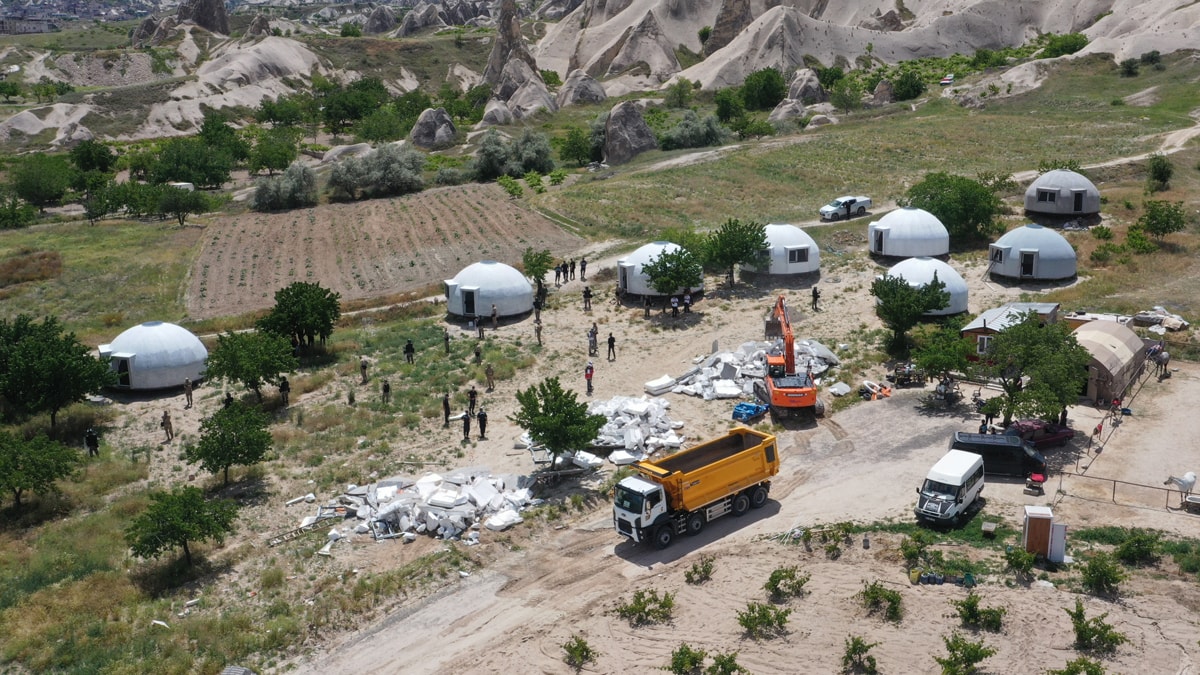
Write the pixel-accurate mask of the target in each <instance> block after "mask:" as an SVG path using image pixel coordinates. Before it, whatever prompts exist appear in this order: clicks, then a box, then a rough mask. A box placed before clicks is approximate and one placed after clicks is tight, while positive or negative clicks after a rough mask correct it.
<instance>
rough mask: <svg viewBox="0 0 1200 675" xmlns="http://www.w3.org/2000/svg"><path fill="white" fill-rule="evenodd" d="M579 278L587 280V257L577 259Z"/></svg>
mask: <svg viewBox="0 0 1200 675" xmlns="http://www.w3.org/2000/svg"><path fill="white" fill-rule="evenodd" d="M579 280H580V281H587V258H580V259H579Z"/></svg>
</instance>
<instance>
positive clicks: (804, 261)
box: [742, 223, 821, 274]
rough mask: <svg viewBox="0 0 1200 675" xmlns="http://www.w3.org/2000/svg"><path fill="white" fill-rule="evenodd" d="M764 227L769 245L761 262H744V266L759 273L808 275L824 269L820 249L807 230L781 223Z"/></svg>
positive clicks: (743, 267) (745, 268) (747, 269)
mask: <svg viewBox="0 0 1200 675" xmlns="http://www.w3.org/2000/svg"><path fill="white" fill-rule="evenodd" d="M763 229H764V230H765V234H766V237H767V248H766V250H764V251H763V255H762V262H761V263H758V264H755V265H742V269H744V270H746V271H749V272H757V273H760V274H808V273H811V272H817V271H819V270H820V269H821V248H820V247H819V246H817V242H815V241H813V238H812V237H810V236H808V233H807V232H805V231H804V230H802V229H800V228H799V227H796V226H795V225H784V224H779V223H772V224H770V225H767V226H766V227H765V228H763Z"/></svg>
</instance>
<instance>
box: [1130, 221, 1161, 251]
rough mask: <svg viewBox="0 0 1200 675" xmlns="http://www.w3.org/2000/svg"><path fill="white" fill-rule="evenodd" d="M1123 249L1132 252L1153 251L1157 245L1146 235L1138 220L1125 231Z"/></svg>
mask: <svg viewBox="0 0 1200 675" xmlns="http://www.w3.org/2000/svg"><path fill="white" fill-rule="evenodd" d="M1125 250H1127V251H1133V252H1134V253H1154V252H1155V251H1157V250H1158V246H1157V245H1156V244H1155V243H1154V242H1152V241H1150V237H1147V236H1146V230H1145V229H1143V227H1142V224H1141V222H1140V221H1139V222H1137V223H1134V224H1133V225H1131V226H1130V227H1129V229H1128V230H1126V231H1125Z"/></svg>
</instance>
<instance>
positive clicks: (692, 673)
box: [664, 642, 708, 675]
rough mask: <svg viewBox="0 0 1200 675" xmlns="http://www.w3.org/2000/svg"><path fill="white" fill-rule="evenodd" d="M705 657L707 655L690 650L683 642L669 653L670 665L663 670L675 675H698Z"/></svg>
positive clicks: (697, 650)
mask: <svg viewBox="0 0 1200 675" xmlns="http://www.w3.org/2000/svg"><path fill="white" fill-rule="evenodd" d="M706 656H708V653H707V652H705V651H704V650H703V649H692V648H691V647H690V646H688V643H686V642H683V643H680V645H679V648H678V649H676V650H675V651H673V652H671V663H670V664H669V665H668V666H667V667H666V668H664V670H668V671H670V672H672V673H674V674H675V675H700V672H701V671H702V670H703V669H704V657H706Z"/></svg>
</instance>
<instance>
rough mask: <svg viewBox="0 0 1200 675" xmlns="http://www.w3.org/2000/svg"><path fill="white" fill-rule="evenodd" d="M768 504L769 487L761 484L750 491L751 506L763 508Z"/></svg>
mask: <svg viewBox="0 0 1200 675" xmlns="http://www.w3.org/2000/svg"><path fill="white" fill-rule="evenodd" d="M766 505H767V488H765V487H763V486H762V485H759V486H758V487H756V488H754V492H751V493H750V508H752V509H761V508H762V507H764V506H766Z"/></svg>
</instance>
